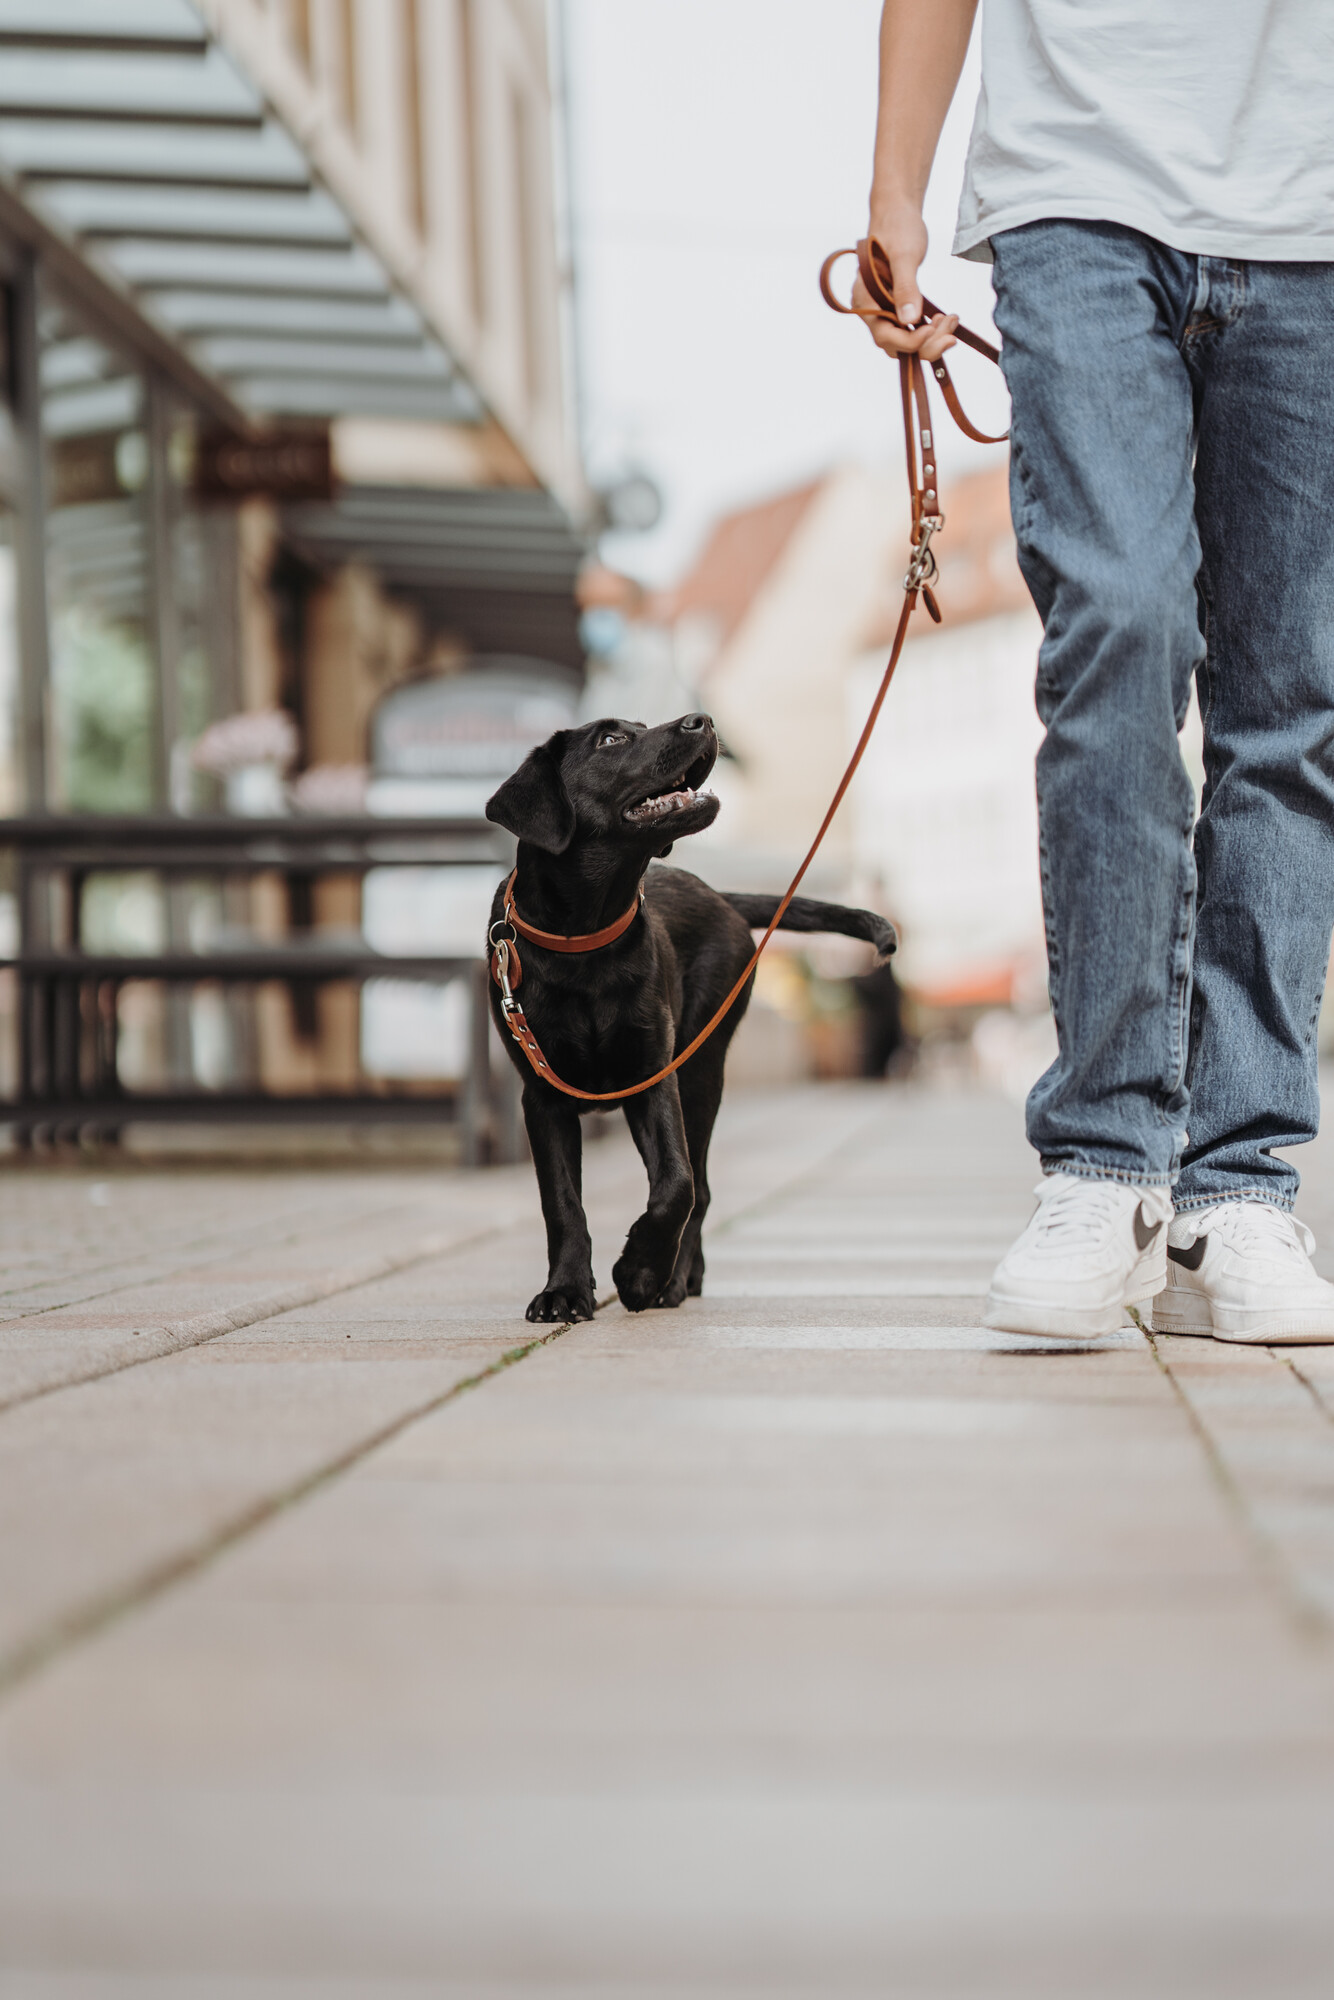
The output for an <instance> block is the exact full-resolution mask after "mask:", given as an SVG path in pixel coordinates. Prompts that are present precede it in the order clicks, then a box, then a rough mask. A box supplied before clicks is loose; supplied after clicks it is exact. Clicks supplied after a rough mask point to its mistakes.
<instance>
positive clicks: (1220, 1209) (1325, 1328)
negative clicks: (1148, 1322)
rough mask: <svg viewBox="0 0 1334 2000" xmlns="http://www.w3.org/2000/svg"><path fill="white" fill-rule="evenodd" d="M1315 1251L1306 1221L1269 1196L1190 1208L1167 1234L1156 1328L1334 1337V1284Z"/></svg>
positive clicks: (1255, 1336) (1235, 1335)
mask: <svg viewBox="0 0 1334 2000" xmlns="http://www.w3.org/2000/svg"><path fill="white" fill-rule="evenodd" d="M1314 1249H1315V1238H1314V1236H1312V1234H1311V1232H1310V1230H1309V1229H1308V1228H1307V1227H1306V1224H1305V1223H1304V1222H1298V1221H1297V1220H1296V1218H1295V1217H1294V1216H1291V1215H1289V1214H1288V1212H1287V1210H1286V1209H1283V1208H1275V1207H1274V1204H1273V1203H1272V1202H1269V1201H1220V1202H1215V1203H1214V1205H1213V1206H1212V1207H1211V1208H1196V1209H1188V1210H1187V1211H1186V1213H1185V1214H1184V1215H1179V1216H1178V1217H1177V1218H1176V1220H1175V1221H1174V1222H1173V1224H1172V1226H1171V1228H1170V1229H1169V1230H1168V1232H1167V1258H1168V1262H1167V1285H1166V1288H1165V1289H1164V1290H1163V1291H1161V1292H1159V1294H1158V1296H1157V1298H1156V1299H1155V1300H1154V1302H1153V1327H1154V1332H1155V1333H1203V1334H1212V1335H1213V1337H1214V1339H1215V1340H1256V1341H1261V1342H1267V1341H1299V1340H1307V1341H1322V1340H1323V1341H1334V1285H1329V1284H1326V1282H1325V1280H1324V1279H1323V1278H1321V1277H1319V1276H1317V1274H1316V1272H1315V1270H1314V1269H1313V1268H1312V1264H1311V1252H1312V1251H1313V1250H1314Z"/></svg>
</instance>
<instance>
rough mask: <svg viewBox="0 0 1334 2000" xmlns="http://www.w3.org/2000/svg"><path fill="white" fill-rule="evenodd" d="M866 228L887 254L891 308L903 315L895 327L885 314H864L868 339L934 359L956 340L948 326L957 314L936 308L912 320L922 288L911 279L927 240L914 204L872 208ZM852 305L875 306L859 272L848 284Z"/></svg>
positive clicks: (866, 309) (889, 350) (870, 309)
mask: <svg viewBox="0 0 1334 2000" xmlns="http://www.w3.org/2000/svg"><path fill="white" fill-rule="evenodd" d="M867 233H868V234H869V235H870V236H873V237H874V238H875V240H876V242H877V243H878V244H879V245H880V247H881V249H882V250H883V251H884V252H885V255H886V256H887V257H888V258H889V268H890V272H891V290H892V291H893V294H894V309H895V311H896V312H897V313H898V316H899V318H900V319H901V320H902V321H903V325H902V326H901V327H898V326H895V325H894V324H893V323H892V322H891V321H890V320H887V319H871V318H868V319H867V321H866V325H867V327H868V328H869V329H870V334H871V338H872V340H873V341H874V342H875V344H876V346H877V347H879V348H881V349H883V351H884V352H885V353H886V354H920V355H921V357H922V359H923V360H924V361H938V360H939V359H940V357H941V355H942V354H947V353H948V352H949V350H950V348H951V347H955V346H957V344H958V343H957V342H956V340H955V339H954V329H955V328H956V327H957V326H958V324H959V315H958V314H957V313H937V314H936V315H935V317H934V318H933V319H929V320H926V321H925V322H923V323H922V324H920V325H919V324H918V322H919V321H920V320H921V317H922V288H921V286H920V285H919V284H918V282H917V270H918V266H919V265H920V264H921V261H922V259H923V257H925V255H926V240H927V239H926V224H925V223H924V222H923V220H922V217H921V212H920V210H918V209H915V208H911V207H905V208H901V209H892V210H889V211H882V212H877V211H874V210H873V211H872V215H871V221H870V225H869V228H868V232H867ZM852 309H853V311H854V312H860V313H867V314H870V313H874V312H875V311H876V304H875V301H874V299H873V298H872V297H871V295H870V293H869V292H868V291H867V289H866V287H865V285H864V284H863V283H862V281H861V278H860V276H859V277H858V278H857V281H856V283H855V284H854V285H853V288H852Z"/></svg>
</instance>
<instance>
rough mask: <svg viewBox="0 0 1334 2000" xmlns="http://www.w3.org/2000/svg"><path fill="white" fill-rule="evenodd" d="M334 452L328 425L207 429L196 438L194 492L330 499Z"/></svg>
mask: <svg viewBox="0 0 1334 2000" xmlns="http://www.w3.org/2000/svg"><path fill="white" fill-rule="evenodd" d="M333 491H334V477H333V452H332V449H331V446H330V442H329V433H328V431H327V430H310V429H302V430H286V431H269V432H267V433H266V434H265V435H264V436H263V437H256V438H240V437H236V436H234V435H233V434H231V433H230V432H226V431H219V432H211V433H210V434H208V435H207V436H205V437H202V438H201V439H200V441H199V453H198V457H197V459H196V461H195V492H196V493H197V494H198V495H199V497H200V499H202V500H245V499H249V498H251V497H252V496H255V495H263V497H264V498H266V499H269V500H332V498H333Z"/></svg>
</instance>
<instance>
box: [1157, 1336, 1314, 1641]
mask: <svg viewBox="0 0 1334 2000" xmlns="http://www.w3.org/2000/svg"><path fill="white" fill-rule="evenodd" d="M1129 1310H1130V1315H1131V1318H1132V1319H1133V1320H1134V1322H1135V1324H1136V1326H1138V1327H1139V1329H1140V1331H1141V1333H1142V1334H1143V1335H1144V1338H1145V1340H1146V1341H1147V1343H1148V1347H1149V1352H1150V1353H1151V1354H1152V1356H1153V1358H1154V1360H1155V1362H1156V1363H1157V1364H1158V1367H1159V1369H1160V1370H1161V1371H1162V1373H1163V1375H1164V1376H1165V1377H1166V1378H1167V1382H1168V1386H1169V1387H1170V1388H1171V1390H1172V1393H1173V1395H1174V1396H1175V1397H1176V1399H1177V1402H1178V1403H1179V1404H1180V1406H1181V1409H1182V1411H1183V1412H1184V1414H1185V1417H1186V1421H1187V1422H1188V1424H1189V1425H1190V1427H1191V1429H1192V1431H1194V1433H1195V1436H1196V1439H1197V1441H1198V1443H1199V1446H1200V1449H1201V1451H1202V1452H1203V1454H1204V1460H1205V1463H1206V1465H1207V1466H1208V1468H1209V1472H1210V1475H1211V1476H1212V1478H1213V1482H1214V1485H1215V1486H1216V1487H1217V1489H1218V1491H1219V1493H1220V1495H1221V1496H1222V1499H1223V1501H1224V1504H1225V1505H1226V1507H1227V1508H1228V1511H1229V1512H1230V1513H1231V1515H1232V1517H1233V1519H1234V1520H1235V1521H1236V1523H1237V1526H1238V1528H1239V1529H1240V1531H1241V1533H1242V1536H1243V1538H1244V1539H1245V1541H1246V1542H1247V1544H1248V1545H1249V1547H1250V1550H1251V1554H1252V1556H1253V1557H1254V1559H1255V1562H1256V1566H1257V1568H1258V1569H1259V1571H1260V1574H1261V1576H1262V1577H1263V1578H1264V1581H1265V1582H1266V1583H1267V1584H1268V1586H1269V1588H1270V1589H1271V1591H1272V1592H1273V1593H1274V1595H1275V1596H1276V1597H1277V1599H1278V1601H1279V1604H1280V1606H1281V1607H1282V1609H1283V1611H1284V1612H1285V1613H1286V1615H1287V1617H1288V1619H1289V1621H1290V1623H1291V1624H1292V1625H1293V1626H1294V1627H1295V1628H1296V1630H1297V1633H1298V1635H1299V1636H1300V1637H1301V1638H1303V1639H1305V1640H1306V1641H1307V1642H1308V1644H1318V1645H1321V1646H1325V1645H1327V1644H1328V1643H1329V1640H1330V1638H1331V1636H1334V1633H1332V1630H1331V1625H1330V1619H1329V1614H1328V1613H1327V1612H1326V1610H1325V1608H1324V1606H1323V1605H1321V1604H1318V1603H1317V1602H1316V1601H1315V1600H1314V1599H1312V1598H1310V1597H1308V1596H1307V1594H1306V1592H1305V1591H1304V1590H1303V1589H1302V1586H1301V1582H1300V1580H1299V1579H1298V1578H1297V1577H1296V1576H1295V1575H1294V1574H1293V1572H1292V1570H1291V1568H1290V1567H1289V1565H1288V1563H1287V1561H1286V1560H1285V1558H1284V1554H1283V1550H1282V1548H1281V1547H1280V1545H1279V1544H1278V1542H1276V1541H1275V1540H1274V1538H1273V1536H1272V1535H1270V1534H1269V1533H1267V1532H1266V1530H1265V1529H1264V1528H1262V1527H1261V1525H1260V1523H1259V1522H1258V1521H1257V1520H1256V1518H1255V1515H1254V1514H1253V1513H1252V1511H1251V1509H1250V1507H1249V1505H1248V1504H1247V1500H1246V1494H1245V1490H1244V1488H1243V1487H1242V1486H1241V1484H1240V1482H1239V1481H1238V1480H1237V1479H1236V1477H1235V1476H1234V1474H1233V1472H1232V1469H1231V1467H1230V1466H1229V1464H1228V1462H1227V1458H1226V1456H1225V1454H1224V1452H1223V1450H1222V1447H1221V1446H1220V1445H1219V1443H1218V1441H1217V1439H1216V1438H1215V1437H1214V1435H1213V1433H1212V1431H1211V1430H1210V1429H1209V1427H1208V1425H1207V1424H1206V1423H1205V1421H1204V1419H1203V1417H1202V1416H1201V1415H1200V1413H1199V1411H1198V1410H1197V1409H1196V1407H1195V1405H1194V1403H1193V1402H1192V1401H1191V1398H1190V1396H1189V1395H1188V1394H1187V1392H1186V1390H1185V1388H1184V1387H1183V1386H1182V1384H1181V1382H1180V1381H1179V1380H1178V1379H1177V1375H1176V1372H1175V1370H1174V1369H1173V1367H1172V1364H1171V1362H1170V1361H1168V1360H1166V1359H1165V1357H1164V1355H1163V1353H1162V1351H1161V1349H1160V1348H1159V1345H1158V1341H1159V1339H1160V1337H1161V1336H1159V1335H1156V1334H1155V1333H1154V1332H1153V1331H1152V1329H1151V1328H1149V1327H1147V1326H1145V1324H1144V1322H1143V1320H1142V1319H1141V1318H1140V1315H1139V1313H1138V1312H1137V1311H1136V1310H1135V1308H1134V1307H1133V1306H1132V1307H1130V1308H1129ZM1267 1351H1268V1352H1269V1354H1270V1356H1271V1358H1272V1359H1275V1360H1276V1359H1277V1358H1278V1357H1277V1356H1276V1355H1274V1354H1273V1350H1272V1349H1269V1350H1267Z"/></svg>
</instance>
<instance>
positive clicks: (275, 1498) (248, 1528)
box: [0, 1294, 615, 1700]
mask: <svg viewBox="0 0 1334 2000" xmlns="http://www.w3.org/2000/svg"><path fill="white" fill-rule="evenodd" d="M611 1296H612V1297H614V1296H615V1294H612V1295H611ZM610 1303H611V1298H605V1299H598V1300H597V1301H596V1304H595V1306H594V1311H595V1312H600V1311H601V1310H602V1308H603V1307H604V1306H605V1305H609V1304H610ZM575 1324H577V1322H575V1321H573V1320H563V1321H562V1322H561V1324H560V1325H559V1326H553V1327H552V1328H551V1330H550V1332H549V1333H542V1334H535V1335H534V1337H533V1338H532V1339H531V1340H526V1341H523V1342H521V1343H520V1345H519V1346H518V1347H509V1348H506V1349H505V1351H504V1353H503V1354H499V1355H497V1356H496V1359H495V1360H494V1361H492V1362H489V1363H488V1364H487V1366H486V1367H485V1368H479V1369H478V1370H477V1372H476V1373H475V1374H473V1375H465V1376H464V1377H463V1378H462V1380H460V1381H458V1382H453V1383H451V1384H450V1386H449V1388H448V1389H443V1390H441V1391H440V1392H439V1393H438V1394H437V1395H434V1396H430V1397H428V1398H427V1400H426V1401H425V1402H424V1403H418V1404H415V1405H414V1406H413V1408H412V1409H410V1410H404V1411H401V1412H400V1413H399V1415H398V1416H396V1417H394V1418H392V1419H391V1420H390V1421H389V1422H388V1423H387V1424H381V1425H380V1427H379V1429H378V1430H375V1431H372V1432H371V1434H370V1435H369V1437H364V1438H361V1439H359V1440H358V1442H357V1443H356V1444H353V1445H349V1446H348V1447H347V1448H346V1450H344V1451H341V1452H338V1453H337V1454H336V1455H335V1456H334V1457H333V1458H331V1459H327V1460H326V1461H325V1462H324V1464H322V1465H318V1466H316V1467H315V1468H314V1469H313V1470H312V1471H310V1472H306V1473H303V1474H302V1475H301V1477H300V1478H299V1479H293V1480H291V1481H290V1482H289V1483H288V1484H287V1485H286V1486H280V1487H279V1488H278V1489H277V1491H276V1492H273V1493H270V1494H267V1495H266V1496H265V1497H264V1498H263V1499H261V1500H256V1501H254V1502H253V1503H252V1504H251V1505H250V1506H249V1507H246V1508H243V1509H242V1511H241V1512H240V1513H239V1514H237V1515H234V1516H233V1518H232V1519H231V1520H230V1521H226V1522H224V1523H223V1525H222V1526H221V1527H220V1528H217V1529H215V1530H214V1531H213V1533H212V1534H210V1535H207V1536H205V1537H204V1539H203V1540H202V1541H199V1542H196V1543H195V1544H194V1545H193V1546H192V1547H190V1548H188V1549H182V1550H181V1551H180V1552H179V1553H178V1554H176V1555H174V1556H168V1557H166V1558H165V1559H164V1560H163V1561H162V1562H159V1563H154V1564H152V1565H151V1566H150V1567H149V1568H148V1569H146V1570H144V1571H143V1572H142V1573H141V1574H140V1575H139V1576H137V1577H134V1578H131V1579H130V1581H129V1582H127V1583H123V1584H121V1585H120V1586H118V1588H116V1589H115V1590H110V1591H106V1592H104V1593H103V1594H102V1595H101V1596H98V1597H92V1598H89V1599H88V1600H87V1601H86V1602H85V1603H84V1604H82V1605H80V1606H78V1607H76V1608H75V1609H74V1610H72V1611H68V1612H66V1613H64V1615H63V1616H61V1617H59V1618H56V1619H53V1620H52V1621H51V1623H50V1624H49V1625H47V1626H46V1627H45V1629H44V1630H42V1631H39V1632H37V1633H35V1634H34V1635H33V1637H32V1638H30V1639H25V1640H23V1641H22V1642H21V1643H20V1644H19V1645H17V1646H15V1647H13V1648H11V1650H10V1651H9V1652H8V1653H6V1654H0V1700H3V1699H4V1697H5V1696H6V1695H9V1694H12V1693H14V1692H15V1691H16V1690H17V1689H18V1688H19V1687H20V1686H22V1684H23V1683H24V1682H25V1681H29V1680H31V1679H32V1678H33V1677H34V1675H36V1674H38V1673H40V1672H41V1671H42V1669H43V1668H44V1667H47V1666H50V1665H51V1664H52V1662H53V1661H54V1660H56V1659H57V1658H58V1657H60V1656H61V1655H63V1654H65V1653H67V1652H69V1651H70V1650H71V1648H72V1647H74V1646H77V1645H81V1644H83V1643H84V1642H85V1641H86V1640H89V1639H95V1638H97V1637H98V1636H99V1635H100V1634H101V1633H103V1632H105V1631H106V1630H107V1629H108V1627H110V1626H112V1625H115V1624H117V1623H119V1621H120V1620H121V1619H122V1618H125V1617H128V1616H129V1615H130V1613H131V1612H134V1611H138V1610H140V1609H142V1608H143V1607H144V1606H145V1605H148V1604H151V1603H152V1602H153V1600H154V1599H155V1598H158V1597H161V1596H163V1595H164V1594H165V1592H167V1591H168V1590H170V1589H172V1588H173V1586H175V1585H176V1584H178V1583H185V1582H187V1581H188V1580H189V1579H190V1578H191V1577H193V1576H197V1575H198V1574H199V1573H200V1571H201V1570H204V1569H206V1568H207V1567H208V1566H209V1564H210V1563H213V1562H215V1561H216V1560H217V1558H218V1557H219V1556H222V1555H225V1554H226V1553H227V1551H228V1550H229V1549H232V1548H235V1547H236V1545H237V1543H238V1542H243V1541H245V1540H246V1539H247V1538H248V1537H249V1536H251V1535H253V1534H255V1533H257V1532H258V1530H259V1529H261V1528H263V1527H267V1525H268V1524H269V1522H270V1521H273V1520H276V1519H277V1517H278V1516H279V1515H280V1514H285V1513H287V1512H288V1511H289V1510H290V1509H291V1508H293V1507H297V1506H299V1505H300V1504H301V1503H302V1501H304V1500H308V1499H310V1498H311V1496H312V1495H313V1494H315V1493H318V1492H320V1491H321V1490H322V1489H323V1488H324V1487H326V1486H329V1485H332V1483H333V1482H334V1480H336V1479H340V1478H341V1477H342V1476H343V1474H344V1473H347V1472H351V1471H353V1470H354V1469H355V1467H356V1466H358V1465H360V1464H361V1463H362V1462H363V1461H364V1460H365V1459H367V1458H369V1457H370V1456H371V1455H372V1453H374V1452H377V1451H379V1450H380V1448H381V1447H382V1446H383V1445H386V1444H391V1443H392V1442H393V1440H394V1439H395V1438H397V1437H401V1436H402V1434H403V1432H404V1431H406V1430H409V1429H410V1428H411V1426H412V1425H413V1424H417V1423H421V1422H422V1421H423V1420H424V1419H425V1418H427V1417H433V1416H434V1415H435V1414H436V1412H437V1411H439V1410H443V1409H446V1408H447V1407H448V1405H449V1404H450V1403H456V1402H458V1400H459V1399H460V1397H462V1396H466V1395H467V1394H468V1393H469V1392H470V1391H471V1390H473V1389H480V1388H482V1387H483V1386H484V1385H485V1384H486V1383H487V1382H490V1381H493V1380H494V1379H495V1378H496V1376H498V1375H503V1374H505V1373H506V1371H507V1370H508V1369H510V1368H515V1367H517V1366H518V1364H519V1363H520V1362H521V1361H526V1360H527V1359H528V1356H529V1355H530V1354H535V1353H536V1352H537V1350H538V1349H539V1348H542V1347H550V1346H551V1344H552V1343H553V1341H557V1340H559V1339H561V1337H562V1336H563V1335H564V1334H567V1333H568V1332H569V1331H570V1329H571V1327H572V1326H574V1325H575Z"/></svg>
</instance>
